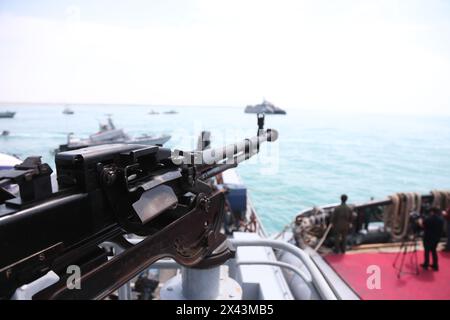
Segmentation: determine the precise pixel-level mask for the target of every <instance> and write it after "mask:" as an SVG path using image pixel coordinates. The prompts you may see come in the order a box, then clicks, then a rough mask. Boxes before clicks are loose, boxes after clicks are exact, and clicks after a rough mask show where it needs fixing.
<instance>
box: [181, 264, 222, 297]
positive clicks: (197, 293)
mask: <svg viewBox="0 0 450 320" xmlns="http://www.w3.org/2000/svg"><path fill="white" fill-rule="evenodd" d="M181 279H182V284H181V285H182V291H183V296H184V297H185V298H186V299H188V300H215V299H217V297H218V296H219V287H220V266H219V267H215V268H211V269H193V268H184V267H183V268H181Z"/></svg>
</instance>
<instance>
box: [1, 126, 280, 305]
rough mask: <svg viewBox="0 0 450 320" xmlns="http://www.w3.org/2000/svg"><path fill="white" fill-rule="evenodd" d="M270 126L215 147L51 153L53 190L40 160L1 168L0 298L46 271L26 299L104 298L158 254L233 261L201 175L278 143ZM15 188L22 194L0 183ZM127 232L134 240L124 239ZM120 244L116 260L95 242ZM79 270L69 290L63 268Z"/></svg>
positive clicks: (218, 203)
mask: <svg viewBox="0 0 450 320" xmlns="http://www.w3.org/2000/svg"><path fill="white" fill-rule="evenodd" d="M277 137H278V133H277V131H275V130H271V129H267V130H263V129H262V125H261V120H259V129H258V134H257V136H255V137H253V138H250V139H245V140H243V141H241V142H238V143H236V144H231V145H228V146H225V147H221V148H217V149H207V150H197V151H190V152H182V151H177V150H175V151H171V150H170V149H167V148H163V147H161V146H144V145H135V144H114V145H101V146H94V147H88V148H84V149H79V150H73V151H67V152H62V153H58V154H57V155H56V156H55V164H56V171H57V182H58V190H57V191H54V190H52V184H51V173H52V170H51V168H50V167H49V166H48V165H47V164H42V163H41V161H40V158H39V157H31V158H27V159H26V160H25V161H24V162H23V163H22V164H21V165H18V166H16V167H15V168H14V169H13V170H8V171H1V172H0V191H1V192H0V252H1V254H0V299H10V298H11V296H12V295H13V294H14V293H15V292H16V289H17V288H19V287H21V286H22V285H25V284H29V283H32V282H35V281H38V279H41V278H42V277H43V276H45V275H46V274H48V273H49V272H53V273H56V275H57V276H58V279H57V281H56V282H55V283H53V284H52V285H50V286H48V287H46V288H45V289H43V290H40V291H39V292H37V293H36V294H34V295H33V299H103V298H105V297H107V296H108V295H109V294H110V293H112V292H114V291H115V290H116V289H117V288H119V287H120V286H122V285H123V284H125V283H126V282H127V281H129V280H131V279H132V278H133V277H135V276H136V275H138V274H139V273H140V272H142V271H143V270H145V269H146V268H148V267H149V266H150V265H151V264H152V263H154V262H155V261H157V260H159V259H161V258H163V257H171V258H173V259H174V260H176V261H177V262H178V263H180V264H181V265H184V266H195V267H198V268H202V267H209V266H215V265H218V264H221V263H223V262H224V261H225V260H226V259H228V258H230V257H231V256H233V251H232V250H230V249H229V248H227V247H226V246H224V245H223V244H224V240H225V239H226V237H225V235H223V234H222V233H221V232H220V228H221V223H222V219H223V207H224V195H223V193H222V192H220V191H214V189H213V188H212V186H211V185H210V184H208V181H207V180H208V179H209V178H211V177H213V176H215V175H217V174H219V173H220V172H223V171H225V170H227V169H229V168H232V167H236V166H237V165H238V164H239V163H240V162H242V161H244V160H246V159H248V158H250V157H251V156H253V155H254V154H256V153H257V152H258V151H259V146H260V144H261V143H263V142H265V141H275V140H276V139H277ZM11 184H17V185H18V186H19V189H20V196H14V195H13V194H11V193H10V192H8V191H7V190H6V189H5V188H4V187H5V186H7V185H11ZM130 235H133V236H134V237H139V238H140V239H141V241H140V242H138V243H135V244H133V243H131V242H130V241H128V240H127V239H128V238H129V236H130ZM104 242H113V243H116V244H118V245H120V246H121V247H123V248H125V249H124V251H123V252H122V253H120V254H118V255H115V256H114V257H113V258H110V259H109V258H108V252H107V251H106V250H105V249H104V248H103V247H101V246H100V245H101V244H102V243H104ZM73 265H76V266H78V267H79V268H80V270H81V273H80V279H79V284H80V287H79V289H69V288H68V286H67V280H68V277H69V275H68V274H67V268H68V267H69V266H73Z"/></svg>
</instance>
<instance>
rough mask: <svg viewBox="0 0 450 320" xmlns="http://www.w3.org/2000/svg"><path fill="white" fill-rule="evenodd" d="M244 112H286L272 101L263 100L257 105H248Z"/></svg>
mask: <svg viewBox="0 0 450 320" xmlns="http://www.w3.org/2000/svg"><path fill="white" fill-rule="evenodd" d="M244 112H245V113H265V114H286V111H284V110H283V109H281V108H279V107H276V106H275V105H274V104H273V103H271V102H269V101H267V100H265V99H264V100H263V102H262V103H260V104H257V105H254V106H252V105H248V106H247V107H246V108H245V110H244Z"/></svg>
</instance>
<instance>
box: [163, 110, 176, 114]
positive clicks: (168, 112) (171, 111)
mask: <svg viewBox="0 0 450 320" xmlns="http://www.w3.org/2000/svg"><path fill="white" fill-rule="evenodd" d="M163 113H164V114H177V113H178V111H175V110H169V111H164V112H163Z"/></svg>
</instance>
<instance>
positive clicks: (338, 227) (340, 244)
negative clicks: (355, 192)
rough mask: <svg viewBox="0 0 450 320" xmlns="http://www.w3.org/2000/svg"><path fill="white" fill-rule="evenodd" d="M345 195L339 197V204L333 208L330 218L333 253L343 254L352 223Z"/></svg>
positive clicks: (350, 211) (351, 215) (350, 210)
mask: <svg viewBox="0 0 450 320" xmlns="http://www.w3.org/2000/svg"><path fill="white" fill-rule="evenodd" d="M347 199H348V197H347V195H345V194H343V195H342V196H341V204H340V205H339V206H337V207H336V208H334V211H333V214H332V216H331V223H332V225H333V230H334V252H335V253H339V252H342V253H345V249H346V243H347V233H348V230H349V228H350V224H351V222H352V217H353V214H352V209H351V208H350V207H349V206H348V205H347V204H346V202H347Z"/></svg>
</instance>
